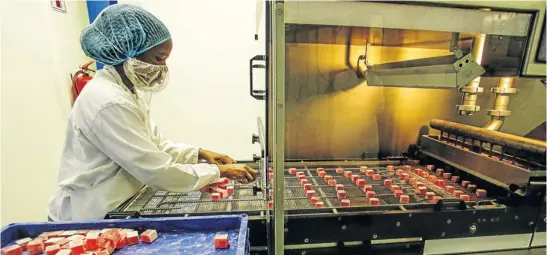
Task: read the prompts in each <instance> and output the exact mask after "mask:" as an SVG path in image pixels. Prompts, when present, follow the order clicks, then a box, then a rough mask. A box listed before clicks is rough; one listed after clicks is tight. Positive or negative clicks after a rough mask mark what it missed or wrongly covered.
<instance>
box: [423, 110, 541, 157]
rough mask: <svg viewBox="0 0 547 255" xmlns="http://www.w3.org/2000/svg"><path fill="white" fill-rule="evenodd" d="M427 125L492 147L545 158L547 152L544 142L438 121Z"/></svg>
mask: <svg viewBox="0 0 547 255" xmlns="http://www.w3.org/2000/svg"><path fill="white" fill-rule="evenodd" d="M429 125H430V126H431V127H432V128H434V129H437V130H440V131H443V132H447V133H450V134H453V135H457V136H462V137H465V138H469V139H474V140H477V141H480V142H484V143H490V144H492V145H498V146H503V147H506V148H509V149H514V150H519V151H524V152H527V153H530V154H533V156H543V157H545V152H546V150H547V143H546V142H545V141H540V140H534V139H530V138H526V137H522V136H516V135H511V134H505V133H501V132H496V131H492V130H488V129H485V128H478V127H473V126H469V125H464V124H460V123H455V122H450V121H444V120H438V119H435V120H432V121H431V122H430V123H429Z"/></svg>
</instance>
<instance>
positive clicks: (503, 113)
mask: <svg viewBox="0 0 547 255" xmlns="http://www.w3.org/2000/svg"><path fill="white" fill-rule="evenodd" d="M512 86H513V78H512V77H503V78H500V79H499V81H498V86H497V87H494V88H492V90H491V92H492V93H494V94H495V95H496V98H495V99H494V108H493V109H492V110H489V111H488V115H490V116H491V117H492V118H491V119H490V122H488V124H486V126H484V128H486V129H488V130H492V131H498V130H500V129H501V127H502V125H503V121H504V120H505V117H508V116H510V115H511V111H510V110H508V109H507V106H508V105H509V95H510V94H515V93H516V92H517V90H516V89H515V88H512Z"/></svg>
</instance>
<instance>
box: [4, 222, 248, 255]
mask: <svg viewBox="0 0 547 255" xmlns="http://www.w3.org/2000/svg"><path fill="white" fill-rule="evenodd" d="M103 228H131V229H135V230H139V233H140V232H141V231H144V230H146V229H156V230H157V231H158V239H156V241H154V242H153V243H152V244H143V243H140V244H138V245H133V246H126V247H125V248H124V249H121V250H118V251H116V252H115V253H114V254H119V255H126V254H132V255H144V254H155V255H157V254H170V255H175V254H196V255H197V254H200V255H201V254H219V255H221V254H222V255H224V254H236V255H246V254H249V247H250V245H249V231H248V227H247V215H244V214H242V215H227V216H206V217H185V218H171V217H170V218H154V219H149V218H148V219H130V220H100V221H79V222H49V223H17V224H11V225H8V226H6V227H5V228H3V229H2V233H1V235H0V240H1V243H2V248H3V247H5V246H8V245H10V244H12V243H13V242H15V240H19V239H21V238H25V237H36V236H38V235H40V234H41V233H43V232H48V231H58V230H77V229H103ZM217 233H227V234H228V236H229V239H230V249H226V250H217V249H215V248H214V246H213V239H214V236H215V234H217Z"/></svg>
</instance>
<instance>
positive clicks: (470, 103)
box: [456, 34, 486, 115]
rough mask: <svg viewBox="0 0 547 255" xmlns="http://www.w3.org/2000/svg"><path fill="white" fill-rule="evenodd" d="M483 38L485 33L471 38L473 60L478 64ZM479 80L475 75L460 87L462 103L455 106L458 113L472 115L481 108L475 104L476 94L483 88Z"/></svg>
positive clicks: (482, 49)
mask: <svg viewBox="0 0 547 255" xmlns="http://www.w3.org/2000/svg"><path fill="white" fill-rule="evenodd" d="M485 39H486V35H485V34H481V35H479V36H476V37H475V38H474V39H473V55H474V56H475V62H477V64H479V65H480V64H481V62H482V55H483V53H484V41H485ZM480 82H481V77H477V78H475V79H474V80H473V81H471V82H470V83H468V84H467V85H466V86H464V87H463V88H461V89H460V92H462V93H463V96H462V103H461V105H457V106H456V109H457V110H458V112H459V114H460V115H473V114H474V113H475V112H478V111H480V110H481V107H480V105H477V94H478V93H481V92H483V88H482V87H480Z"/></svg>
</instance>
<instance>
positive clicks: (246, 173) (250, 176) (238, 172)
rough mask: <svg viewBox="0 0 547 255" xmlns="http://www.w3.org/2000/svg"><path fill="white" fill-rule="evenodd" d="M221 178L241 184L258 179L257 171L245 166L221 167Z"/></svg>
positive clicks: (229, 165)
mask: <svg viewBox="0 0 547 255" xmlns="http://www.w3.org/2000/svg"><path fill="white" fill-rule="evenodd" d="M218 168H219V169H220V177H226V178H228V179H231V180H235V181H238V182H240V183H250V182H252V181H254V180H255V178H256V170H254V169H252V168H250V167H249V166H247V165H244V164H228V165H219V166H218Z"/></svg>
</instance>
